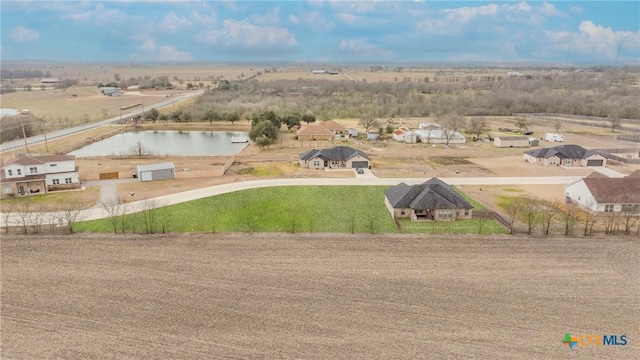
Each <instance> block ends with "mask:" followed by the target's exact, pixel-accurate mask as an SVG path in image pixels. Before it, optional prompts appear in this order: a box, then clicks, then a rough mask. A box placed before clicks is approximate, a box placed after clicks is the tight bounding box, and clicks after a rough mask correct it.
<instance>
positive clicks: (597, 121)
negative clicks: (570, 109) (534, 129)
mask: <svg viewBox="0 0 640 360" xmlns="http://www.w3.org/2000/svg"><path fill="white" fill-rule="evenodd" d="M513 116H516V117H519V116H524V117H525V118H527V119H534V120H543V121H550V122H556V121H559V122H561V123H565V124H574V125H584V126H591V127H599V128H605V129H607V128H611V124H610V123H609V122H610V121H611V118H603V117H595V116H581V115H569V114H546V113H545V114H521V113H514V114H513ZM587 120H590V121H587ZM618 120H620V123H619V124H620V126H618V129H620V130H626V131H632V132H640V126H638V127H633V126H625V125H623V124H625V123H627V124H637V125H640V120H637V119H618Z"/></svg>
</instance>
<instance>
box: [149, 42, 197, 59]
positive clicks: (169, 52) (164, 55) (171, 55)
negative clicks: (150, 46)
mask: <svg viewBox="0 0 640 360" xmlns="http://www.w3.org/2000/svg"><path fill="white" fill-rule="evenodd" d="M156 60H157V61H191V60H193V56H191V53H188V52H183V51H178V50H177V49H176V48H174V47H173V46H169V45H163V46H161V47H160V51H159V52H158V54H157V55H156Z"/></svg>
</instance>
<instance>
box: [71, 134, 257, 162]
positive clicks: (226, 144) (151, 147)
mask: <svg viewBox="0 0 640 360" xmlns="http://www.w3.org/2000/svg"><path fill="white" fill-rule="evenodd" d="M248 139H249V135H248V133H246V132H241V131H138V132H126V133H122V134H118V135H114V136H112V137H109V138H106V139H104V140H101V141H97V142H95V143H93V144H90V145H87V146H85V147H83V148H80V149H78V150H75V151H72V152H70V153H69V155H75V156H78V157H82V156H107V155H133V154H138V153H139V152H138V149H139V148H140V147H141V148H142V150H143V153H145V154H154V155H181V156H189V155H191V156H197V155H211V156H215V155H233V154H237V153H239V152H240V151H242V149H244V148H245V147H246V146H247V145H248V144H249V143H248ZM232 140H233V141H240V142H232Z"/></svg>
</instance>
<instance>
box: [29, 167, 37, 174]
mask: <svg viewBox="0 0 640 360" xmlns="http://www.w3.org/2000/svg"><path fill="white" fill-rule="evenodd" d="M29 172H30V173H32V174H37V173H38V168H37V167H30V168H29Z"/></svg>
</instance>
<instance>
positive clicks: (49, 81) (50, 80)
mask: <svg viewBox="0 0 640 360" xmlns="http://www.w3.org/2000/svg"><path fill="white" fill-rule="evenodd" d="M59 82H60V79H59V78H44V79H42V80H40V84H58V83H59Z"/></svg>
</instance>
